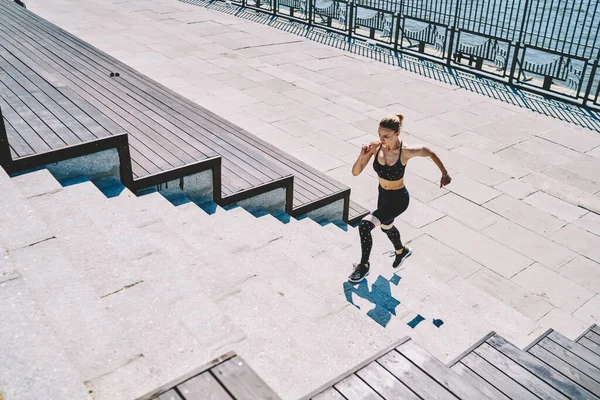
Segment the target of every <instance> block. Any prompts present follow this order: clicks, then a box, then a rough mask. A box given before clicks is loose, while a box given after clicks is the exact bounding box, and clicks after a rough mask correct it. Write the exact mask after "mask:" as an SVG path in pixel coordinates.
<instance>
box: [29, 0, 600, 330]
mask: <svg viewBox="0 0 600 400" xmlns="http://www.w3.org/2000/svg"><path fill="white" fill-rule="evenodd" d="M27 5H28V8H29V9H30V10H31V11H33V12H36V13H38V14H39V15H41V16H42V17H44V18H47V19H48V20H50V21H51V22H53V23H55V24H57V25H58V26H60V27H62V28H64V29H66V30H67V31H69V32H71V33H73V34H75V35H77V36H79V37H81V38H82V39H84V40H86V41H88V42H90V43H91V44H93V45H95V46H97V47H98V48H100V49H102V50H103V51H105V52H107V53H108V54H110V55H112V56H114V57H116V58H118V59H120V60H122V61H123V62H125V63H127V64H129V65H131V66H132V67H135V68H137V69H139V70H140V71H141V72H143V73H145V74H147V75H148V76H149V77H151V78H153V79H155V80H157V81H159V82H161V83H162V84H164V85H166V86H168V87H170V88H171V89H173V90H175V91H177V92H179V93H180V94H182V95H184V96H187V97H188V98H190V99H192V100H194V101H195V102H197V103H198V104H200V105H202V106H204V107H206V108H208V109H210V110H212V111H215V112H217V113H219V114H220V115H222V116H224V117H226V118H228V119H230V120H231V121H233V122H234V123H236V124H238V125H239V126H241V127H243V128H244V129H246V130H248V131H250V132H252V133H254V134H256V135H257V136H259V137H261V138H263V139H265V140H266V141H268V142H270V143H272V144H274V145H276V146H278V147H279V148H281V149H283V150H285V151H287V152H288V153H290V154H292V155H294V156H295V157H297V158H299V159H300V160H302V161H304V162H306V163H308V164H310V165H312V166H314V167H315V168H317V169H319V170H321V171H323V172H325V173H327V174H328V175H330V176H332V177H334V178H336V179H338V180H339V181H341V182H343V183H345V184H346V185H348V186H350V187H351V188H352V196H353V199H354V200H355V201H357V202H359V203H360V204H362V205H363V206H365V207H369V208H373V207H374V205H375V203H376V194H377V191H376V186H377V182H376V175H375V173H374V172H373V170H372V168H370V167H369V168H367V169H366V170H365V173H363V174H362V175H361V176H359V177H353V176H352V175H351V173H350V170H351V165H352V163H353V162H354V160H355V158H356V156H357V154H358V152H359V147H360V145H361V144H362V143H364V142H367V141H369V140H373V139H375V134H376V130H377V123H378V120H379V119H380V118H381V117H382V116H384V115H385V114H386V113H394V114H396V113H403V114H404V115H405V118H406V123H405V127H404V133H403V139H404V140H405V141H406V142H407V143H410V144H418V143H422V144H427V145H429V146H431V148H432V149H434V150H435V151H436V153H437V154H438V155H439V156H440V158H441V159H442V160H443V162H444V163H445V164H446V166H447V167H448V169H449V171H450V173H451V175H452V177H453V182H452V184H451V185H449V186H448V188H447V189H440V188H439V178H440V173H439V171H437V168H436V167H435V165H434V164H433V163H432V162H431V161H429V160H425V159H420V160H413V161H411V162H410V165H409V166H408V168H407V175H406V178H405V180H406V185H407V187H408V189H409V191H410V193H411V197H412V200H411V205H410V207H409V209H408V211H407V212H406V213H405V214H404V215H403V216H402V217H401V218H400V221H399V222H398V224H397V225H398V226H399V229H400V231H401V233H402V234H403V237H404V238H405V239H413V238H414V242H415V247H416V248H418V251H417V252H415V254H414V255H413V256H412V259H417V260H418V259H421V261H420V262H419V263H418V264H423V268H427V265H426V262H425V261H424V260H428V259H436V258H437V259H438V260H439V259H442V260H446V259H447V260H448V268H447V269H446V268H430V269H428V270H427V273H429V274H430V275H431V277H433V278H434V279H439V280H442V281H444V282H449V283H450V284H451V283H452V280H453V279H456V277H459V278H461V279H464V280H465V281H466V282H468V283H469V284H471V285H474V286H475V287H477V288H479V289H480V290H481V291H482V292H484V293H487V294H489V295H490V296H492V297H493V298H495V299H496V300H497V301H500V302H502V303H504V304H505V305H508V306H509V307H511V308H513V309H514V310H516V311H517V312H519V313H521V314H523V315H524V316H526V317H528V318H530V319H532V320H533V321H537V323H539V324H540V325H541V326H542V327H552V328H555V329H556V330H558V331H560V332H561V333H563V334H564V335H566V336H568V337H570V338H574V337H575V336H577V335H578V334H579V333H581V332H582V330H583V329H584V328H585V327H586V326H588V325H589V324H592V323H599V322H600V294H599V293H600V175H599V171H600V134H599V133H598V132H596V131H592V130H589V129H585V128H582V127H578V126H575V125H574V124H570V123H568V122H565V121H562V120H559V119H555V118H551V117H547V116H543V115H540V114H538V113H534V112H532V111H530V110H528V109H526V108H523V107H517V106H514V105H511V104H508V103H506V102H502V101H499V100H496V99H492V98H490V97H486V96H483V95H480V94H476V93H472V92H469V91H467V90H464V89H462V88H459V87H456V86H452V85H449V84H445V83H442V82H439V81H436V80H432V79H429V78H427V77H424V76H422V75H419V74H416V73H413V72H410V71H406V70H403V69H401V68H399V67H397V66H392V65H388V64H385V63H381V62H379V61H376V60H373V59H370V58H365V57H362V56H358V55H355V54H351V53H349V52H345V51H343V50H339V49H335V48H332V47H328V46H326V45H324V44H320V43H315V42H312V41H310V40H308V39H305V38H303V37H300V36H297V35H294V34H291V33H286V32H283V31H281V30H277V29H274V28H271V27H268V26H265V25H262V24H258V23H254V22H251V21H248V20H245V19H241V18H236V17H235V16H231V15H227V14H225V13H221V12H217V11H214V10H207V9H205V8H202V7H196V6H192V5H187V4H184V3H180V2H178V1H176V0H152V1H149V0H143V1H142V0H137V1H127V2H123V1H116V0H103V1H92V0H77V1H74V0H72V1H71V0H69V1H65V0H60V1H58V0H57V1H54V0H52V1H41V0H29V1H28V2H27ZM347 240H358V238H355V237H352V238H350V237H348V238H347ZM386 240H387V239H386V238H385V237H384V236H383V235H382V234H381V233H380V232H376V233H375V241H376V242H381V243H383V242H384V241H386ZM417 245H418V246H417ZM411 261H412V260H411ZM340 268H346V266H345V265H344V266H340ZM382 268H383V267H382ZM457 282H458V281H457ZM454 288H455V290H456V291H457V293H459V294H461V295H465V296H466V295H468V294H467V293H460V291H461V290H468V286H464V285H462V284H458V283H457V284H456V285H454ZM440 296H441V295H440ZM441 298H444V297H442V296H441V297H440V299H441ZM430 301H434V300H430ZM506 323H507V324H510V323H511V321H506Z"/></svg>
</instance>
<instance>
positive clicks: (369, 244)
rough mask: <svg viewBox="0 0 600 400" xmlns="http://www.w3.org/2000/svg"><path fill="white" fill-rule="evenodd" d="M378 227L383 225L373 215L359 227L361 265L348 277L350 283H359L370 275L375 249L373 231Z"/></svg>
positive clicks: (361, 222)
mask: <svg viewBox="0 0 600 400" xmlns="http://www.w3.org/2000/svg"><path fill="white" fill-rule="evenodd" d="M376 225H381V222H379V219H378V218H377V217H375V216H374V215H373V214H369V215H367V216H366V217H365V218H364V219H363V220H362V221H360V224H359V225H358V234H359V236H360V250H361V255H360V264H358V265H357V266H356V268H355V269H354V271H353V272H352V274H350V276H349V277H348V282H351V283H358V282H360V281H362V280H363V279H364V278H365V277H366V276H367V275H369V268H370V265H369V257H370V256H371V249H372V248H373V236H372V235H371V231H372V230H373V229H375V226H376Z"/></svg>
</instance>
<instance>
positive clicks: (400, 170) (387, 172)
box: [373, 142, 406, 181]
mask: <svg viewBox="0 0 600 400" xmlns="http://www.w3.org/2000/svg"><path fill="white" fill-rule="evenodd" d="M380 150H381V146H379V149H377V153H376V154H375V159H374V160H373V169H374V170H375V172H377V176H379V177H380V178H381V179H385V180H387V181H399V180H400V179H402V178H403V177H404V170H405V169H406V165H402V161H401V159H402V142H400V154H399V155H398V161H396V163H395V164H394V165H381V164H380V163H379V151H380Z"/></svg>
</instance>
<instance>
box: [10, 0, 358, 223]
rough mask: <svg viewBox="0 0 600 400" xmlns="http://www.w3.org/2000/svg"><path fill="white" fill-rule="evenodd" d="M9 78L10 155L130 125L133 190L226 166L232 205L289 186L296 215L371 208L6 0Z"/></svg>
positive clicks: (349, 215)
mask: <svg viewBox="0 0 600 400" xmlns="http://www.w3.org/2000/svg"><path fill="white" fill-rule="evenodd" d="M115 72H118V73H119V76H118V77H116V76H113V77H111V76H110V75H111V73H115ZM0 82H1V83H0V93H1V96H0V108H1V109H2V115H3V119H4V125H5V130H6V136H7V140H8V143H9V145H10V154H11V157H12V160H13V161H19V160H21V161H22V164H23V165H27V163H26V162H24V161H30V162H31V163H33V162H34V160H35V157H36V156H38V155H40V154H45V153H48V152H53V151H56V150H58V149H64V148H69V147H73V146H74V147H75V148H76V147H77V146H78V145H81V144H84V143H87V142H90V141H97V140H102V139H104V138H109V137H111V136H115V135H120V134H123V133H125V134H127V139H128V151H129V154H130V158H131V160H130V164H131V175H132V176H131V182H132V185H133V186H134V187H133V189H134V190H137V189H141V186H143V185H147V184H148V183H152V184H155V183H161V180H162V181H163V182H164V181H166V180H167V177H168V178H171V179H172V178H173V177H181V176H183V174H184V173H190V172H191V170H194V171H197V170H198V169H200V170H201V169H202V168H204V169H208V168H213V167H215V165H216V164H219V168H220V171H216V175H217V176H216V178H217V179H216V182H215V186H218V187H215V192H218V193H219V195H218V196H217V197H218V198H219V200H221V201H222V203H223V204H227V203H228V201H229V203H231V202H232V201H233V200H235V201H239V200H242V199H244V198H249V197H252V196H254V195H256V194H259V193H261V192H264V191H268V190H272V189H273V188H274V187H285V188H286V190H288V191H291V193H288V199H292V200H291V201H289V203H291V205H288V208H287V209H286V211H288V212H289V213H291V214H292V215H301V214H304V213H306V212H308V211H311V210H313V209H316V208H319V207H321V206H324V205H326V204H329V203H331V202H334V201H337V200H340V199H344V201H345V219H346V221H352V220H354V219H357V218H360V217H361V216H362V215H364V214H366V213H367V210H365V209H363V208H362V207H360V206H358V205H357V204H354V203H350V201H349V195H350V189H349V188H347V187H345V186H344V185H342V184H340V183H339V182H337V181H335V180H334V179H332V178H330V177H328V176H326V175H325V174H323V173H320V172H319V171H317V170H315V169H314V168H311V167H310V166H308V165H306V164H304V163H302V162H300V161H299V160H296V159H294V158H293V157H291V156H289V155H287V154H285V153H284V152H282V151H280V150H279V149H277V148H275V147H274V146H271V145H270V144H268V143H266V142H264V141H262V140H260V139H259V138H257V137H255V136H253V135H251V134H250V133H248V132H246V131H244V130H243V129H241V128H239V127H237V126H235V125H234V124H232V123H230V122H229V121H227V120H225V119H224V118H221V117H219V116H218V115H215V114H214V113H212V112H210V111H208V110H206V109H204V108H202V107H200V106H198V105H197V104H195V103H193V102H191V101H189V100H187V99H186V98H184V97H182V96H179V95H177V94H176V93H174V92H173V91H171V90H169V89H167V88H165V87H163V86H162V85H160V84H158V83H157V82H154V81H152V80H151V79H149V78H148V77H146V76H144V75H142V74H140V73H139V72H137V71H135V70H134V69H132V68H129V67H128V66H126V65H125V64H123V63H121V62H119V61H118V60H116V59H114V58H112V57H110V56H108V55H107V54H105V53H103V52H101V51H100V50H98V49H96V48H94V47H93V46H91V45H89V44H88V43H86V42H83V41H82V40H80V39H78V38H76V37H74V36H73V35H71V34H69V33H67V32H65V31H63V30H61V29H60V28H58V27H56V26H55V25H52V24H51V23H49V22H47V21H45V20H43V19H42V18H40V17H38V16H36V15H35V14H32V13H30V12H29V11H27V10H25V9H23V8H22V7H19V6H17V5H16V4H15V3H12V2H10V1H8V0H0ZM0 144H1V143H0ZM0 155H1V153H0ZM216 159H218V162H215V160H216ZM204 163H205V164H206V165H204ZM190 166H194V167H190ZM213 173H215V170H213ZM167 175H168V176H167ZM213 176H214V175H213ZM291 177H293V178H291ZM149 178H151V179H149ZM292 180H293V183H292ZM136 184H137V185H136ZM137 186H140V187H137Z"/></svg>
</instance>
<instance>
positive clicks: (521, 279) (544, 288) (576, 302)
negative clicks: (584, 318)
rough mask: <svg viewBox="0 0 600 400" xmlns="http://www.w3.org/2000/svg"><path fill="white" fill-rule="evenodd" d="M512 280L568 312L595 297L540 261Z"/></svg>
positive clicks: (589, 291)
mask: <svg viewBox="0 0 600 400" xmlns="http://www.w3.org/2000/svg"><path fill="white" fill-rule="evenodd" d="M511 280H512V281H513V282H515V283H517V284H519V285H520V286H522V287H523V288H526V289H527V290H530V291H531V292H532V293H534V294H536V295H537V296H540V297H542V298H543V299H546V300H548V302H550V303H552V304H553V305H554V306H555V307H559V308H561V309H563V310H565V311H567V312H568V313H572V312H574V311H575V310H577V309H578V308H579V307H581V306H582V305H583V304H585V302H587V301H588V300H590V299H591V298H592V297H594V292H592V291H591V290H589V289H586V288H584V287H582V286H580V285H578V284H576V283H575V282H573V281H572V280H570V279H568V278H565V277H564V276H562V275H560V274H558V273H556V272H554V271H552V270H551V269H549V268H546V267H544V266H543V265H541V264H539V263H535V264H533V265H532V266H530V267H528V268H526V269H525V270H523V271H521V272H520V273H519V274H517V275H515V276H514V277H513V278H512V279H511Z"/></svg>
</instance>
